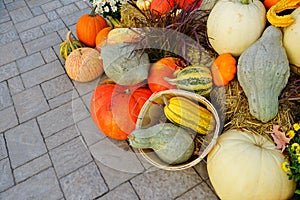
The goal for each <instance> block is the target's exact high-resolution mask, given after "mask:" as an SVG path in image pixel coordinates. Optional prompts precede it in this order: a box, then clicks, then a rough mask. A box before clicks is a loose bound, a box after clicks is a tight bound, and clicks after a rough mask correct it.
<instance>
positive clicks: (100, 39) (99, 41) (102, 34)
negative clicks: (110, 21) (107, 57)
mask: <svg viewBox="0 0 300 200" xmlns="http://www.w3.org/2000/svg"><path fill="white" fill-rule="evenodd" d="M111 29H112V27H110V26H108V27H105V28H104V29H102V30H101V31H99V33H98V34H97V36H96V40H95V43H96V49H97V50H98V51H99V52H101V47H102V46H103V44H104V42H105V40H106V39H107V36H108V33H109V32H110V31H111Z"/></svg>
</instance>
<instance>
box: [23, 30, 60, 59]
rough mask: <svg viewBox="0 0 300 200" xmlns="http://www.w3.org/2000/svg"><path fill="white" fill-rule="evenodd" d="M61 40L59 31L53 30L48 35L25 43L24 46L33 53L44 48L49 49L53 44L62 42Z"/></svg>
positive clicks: (28, 51) (28, 52)
mask: <svg viewBox="0 0 300 200" xmlns="http://www.w3.org/2000/svg"><path fill="white" fill-rule="evenodd" d="M61 41H62V40H61V39H60V38H59V36H58V35H57V33H55V32H53V33H50V34H48V35H46V36H43V37H40V38H38V39H35V40H32V41H30V42H27V43H25V44H24V47H25V49H26V52H27V54H32V53H35V52H38V51H41V50H43V49H47V48H49V47H51V46H53V45H56V44H60V43H61Z"/></svg>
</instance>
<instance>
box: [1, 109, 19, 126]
mask: <svg viewBox="0 0 300 200" xmlns="http://www.w3.org/2000/svg"><path fill="white" fill-rule="evenodd" d="M17 124H18V119H17V116H16V112H15V109H14V107H13V106H11V107H8V108H5V109H4V110H1V111H0V132H4V131H6V130H8V129H10V128H12V127H14V126H16V125H17Z"/></svg>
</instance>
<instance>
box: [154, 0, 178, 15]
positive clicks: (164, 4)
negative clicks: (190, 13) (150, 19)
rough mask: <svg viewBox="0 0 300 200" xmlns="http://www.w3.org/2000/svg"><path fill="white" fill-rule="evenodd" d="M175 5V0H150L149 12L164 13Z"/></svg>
mask: <svg viewBox="0 0 300 200" xmlns="http://www.w3.org/2000/svg"><path fill="white" fill-rule="evenodd" d="M174 7H175V0H152V2H151V4H150V12H152V13H154V14H159V15H164V14H167V13H168V12H170V11H171V10H172V9H174Z"/></svg>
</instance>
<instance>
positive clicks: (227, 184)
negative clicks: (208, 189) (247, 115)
mask: <svg viewBox="0 0 300 200" xmlns="http://www.w3.org/2000/svg"><path fill="white" fill-rule="evenodd" d="M282 162H284V156H283V155H282V152H281V151H280V150H278V149H276V148H275V144H274V143H273V142H272V141H270V140H268V139H267V138H266V137H263V136H262V135H255V134H252V133H250V132H245V131H241V130H234V129H232V130H229V131H226V132H224V133H223V134H222V135H221V136H220V137H219V138H218V140H217V143H216V145H215V146H214V148H213V149H212V151H211V152H210V153H209V154H208V157H207V171H208V175H209V178H210V181H211V183H212V185H213V187H214V189H215V191H216V193H217V195H218V196H219V197H220V198H221V199H222V200H286V199H289V198H291V197H292V196H293V194H294V191H295V187H296V185H295V182H294V181H292V180H289V179H288V176H287V174H286V173H285V172H284V171H283V170H282V169H281V164H282Z"/></svg>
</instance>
